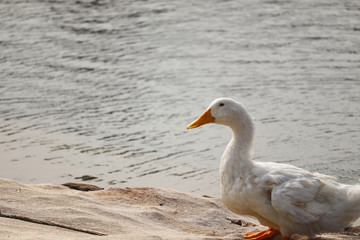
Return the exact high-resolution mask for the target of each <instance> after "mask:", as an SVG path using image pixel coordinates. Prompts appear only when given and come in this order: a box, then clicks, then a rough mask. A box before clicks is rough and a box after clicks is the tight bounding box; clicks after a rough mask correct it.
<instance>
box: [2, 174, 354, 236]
mask: <svg viewBox="0 0 360 240" xmlns="http://www.w3.org/2000/svg"><path fill="white" fill-rule="evenodd" d="M0 220H1V221H0V239H19V240H25V239H26V240H28V239H39V240H43V239H44V240H45V239H46V240H48V239H84V240H88V239H94V240H95V239H109V240H110V239H174V240H175V239H194V240H195V239H209V240H210V239H233V240H235V239H242V236H243V234H244V232H247V231H252V230H255V229H265V227H263V226H259V225H258V222H257V221H256V220H254V219H252V218H249V217H243V216H238V215H234V214H232V213H230V212H229V211H227V210H226V209H225V207H224V206H223V205H222V203H221V201H220V200H218V199H214V198H209V197H205V196H203V197H200V196H196V195H193V194H187V193H180V192H176V191H173V190H168V189H155V188H124V189H120V188H110V189H106V190H98V191H90V192H83V191H77V190H72V189H70V188H68V187H65V186H62V185H28V184H21V183H18V182H15V181H12V180H7V179H0ZM19 229H21V230H20V231H19ZM359 233H360V231H358V230H356V231H355V232H353V233H351V232H346V235H344V234H340V235H338V234H330V235H322V236H320V237H318V238H316V239H327V240H330V239H359ZM274 239H278V237H275V238H274ZM293 239H306V238H303V237H301V236H295V237H294V238H293Z"/></svg>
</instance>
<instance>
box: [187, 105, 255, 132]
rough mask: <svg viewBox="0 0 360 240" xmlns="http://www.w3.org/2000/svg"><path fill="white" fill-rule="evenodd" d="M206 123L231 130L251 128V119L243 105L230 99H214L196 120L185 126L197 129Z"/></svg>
mask: <svg viewBox="0 0 360 240" xmlns="http://www.w3.org/2000/svg"><path fill="white" fill-rule="evenodd" d="M207 123H216V124H221V125H226V126H229V127H231V128H233V129H234V128H238V127H241V126H242V127H245V125H251V127H252V120H251V117H250V116H249V114H248V113H247V111H246V110H245V108H244V107H243V105H242V104H241V103H238V102H236V101H235V100H233V99H230V98H218V99H215V100H214V101H213V102H212V103H211V104H210V105H209V107H208V109H207V110H206V111H205V112H204V113H203V114H202V115H201V116H200V117H199V118H198V119H196V120H195V121H194V122H192V123H190V124H189V125H188V126H187V129H191V128H197V127H200V126H202V125H204V124H207ZM247 127H249V126H247Z"/></svg>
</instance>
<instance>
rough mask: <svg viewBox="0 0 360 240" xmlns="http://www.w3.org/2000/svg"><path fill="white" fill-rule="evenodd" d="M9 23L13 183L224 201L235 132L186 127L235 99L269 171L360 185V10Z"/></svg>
mask: <svg viewBox="0 0 360 240" xmlns="http://www.w3.org/2000/svg"><path fill="white" fill-rule="evenodd" d="M0 18H1V19H0V30H1V34H0V61H1V65H0V136H1V138H0V152H1V168H0V177H4V178H11V179H15V180H18V181H21V182H25V183H44V182H51V183H64V182H69V181H72V182H74V181H82V177H83V176H86V175H89V176H91V177H93V179H91V180H88V181H86V182H87V183H92V184H96V185H98V186H102V187H109V186H116V187H125V186H152V187H163V188H173V189H176V190H179V191H185V192H193V193H196V194H208V195H212V196H219V177H218V165H219V159H220V157H221V154H222V152H223V150H224V148H225V146H226V144H227V142H228V141H229V139H230V138H231V132H230V130H229V129H227V128H225V127H222V126H216V125H208V126H203V127H201V128H198V129H194V130H191V131H190V130H189V131H187V130H186V126H187V124H188V123H190V122H192V121H193V120H194V119H195V118H197V117H198V116H199V115H200V114H201V113H202V112H203V111H204V110H205V108H206V107H207V106H208V104H209V103H210V102H211V101H212V100H214V99H215V98H217V97H222V96H225V97H231V98H234V99H236V100H238V101H241V102H243V103H244V105H246V106H247V108H248V110H249V112H250V113H251V115H252V116H253V117H254V118H255V125H256V134H257V135H256V140H255V158H256V159H257V160H258V161H275V162H281V163H290V164H293V165H296V166H298V167H302V168H305V169H308V170H310V171H318V172H322V173H325V174H330V175H334V176H336V177H338V178H339V180H340V181H341V182H344V183H356V182H358V179H359V178H360V177H359V175H360V174H359V169H360V159H359V152H360V147H359V146H360V134H359V133H360V104H359V103H360V2H359V1H358V0H348V1H340V0H319V1H310V0H308V1H304V0H302V1H285V0H284V1H282V0H278V1H274V0H273V1H270V0H269V1H257V0H251V1H237V0H229V1H215V0H211V1H209V0H199V1H187V0H185V1H167V0H166V1H165V0H148V1H133V0H128V1H125V0H124V1H111V0H104V1H103V0H100V1H85V0H79V1H61V0H48V1H40V0H39V1H25V0H19V1H14V0H11V1H1V2H0Z"/></svg>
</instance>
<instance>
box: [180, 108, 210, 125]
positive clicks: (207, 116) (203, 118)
mask: <svg viewBox="0 0 360 240" xmlns="http://www.w3.org/2000/svg"><path fill="white" fill-rule="evenodd" d="M213 122H215V118H214V117H213V116H211V108H209V109H208V110H206V111H205V112H204V113H203V114H202V115H201V116H200V117H199V118H198V119H196V120H195V121H193V122H192V123H190V124H189V125H188V126H187V127H186V128H187V129H191V128H197V127H200V126H201V125H204V124H207V123H213Z"/></svg>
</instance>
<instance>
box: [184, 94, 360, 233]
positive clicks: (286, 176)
mask: <svg viewBox="0 0 360 240" xmlns="http://www.w3.org/2000/svg"><path fill="white" fill-rule="evenodd" d="M203 122H205V123H211V122H212V123H218V124H222V125H226V126H229V127H230V128H231V129H232V130H233V137H232V139H231V141H230V143H229V144H228V146H227V148H226V149H225V151H224V153H223V156H222V158H221V162H220V169H219V172H220V182H221V197H222V200H223V203H224V205H225V206H226V207H227V208H228V209H229V210H230V211H232V212H234V213H236V214H241V215H250V216H253V217H256V218H257V219H258V220H259V222H260V223H261V224H262V225H265V226H268V227H269V229H270V231H271V232H272V233H276V232H281V234H282V236H283V238H282V239H290V236H291V235H292V234H301V235H308V236H312V235H314V234H318V233H322V232H337V231H341V230H343V229H344V228H345V227H347V226H349V225H351V223H352V222H354V221H355V220H356V219H357V218H358V217H360V185H345V184H341V183H338V182H337V181H336V178H334V177H332V176H327V175H323V174H319V173H310V172H308V171H306V170H304V169H301V168H298V167H295V166H292V165H288V164H279V163H270V162H256V161H253V159H252V144H253V138H254V126H253V122H252V119H251V117H250V116H249V115H248V113H247V112H246V110H245V108H244V107H243V106H242V105H241V104H240V103H237V102H235V101H234V100H232V99H228V98H221V99H217V100H215V101H214V102H213V103H212V104H211V105H210V107H209V108H208V110H207V111H206V112H205V113H204V114H203V115H202V116H200V117H199V118H198V119H197V120H196V121H194V123H195V124H194V123H192V124H190V125H189V126H188V128H193V127H198V126H201V125H203V124H205V123H203ZM271 236H272V235H271ZM245 239H254V240H256V239H259V240H260V239H266V236H265V237H264V235H263V234H259V233H256V234H250V235H248V236H246V235H245Z"/></svg>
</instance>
